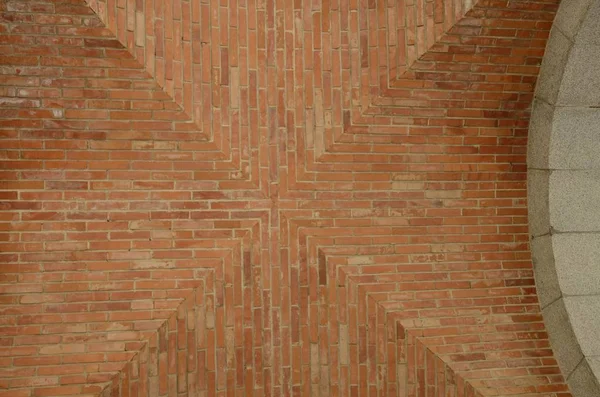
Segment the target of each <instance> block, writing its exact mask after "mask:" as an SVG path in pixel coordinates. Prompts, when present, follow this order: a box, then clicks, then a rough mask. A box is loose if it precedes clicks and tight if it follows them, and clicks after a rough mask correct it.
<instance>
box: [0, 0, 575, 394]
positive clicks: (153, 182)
mask: <svg viewBox="0 0 600 397" xmlns="http://www.w3.org/2000/svg"><path fill="white" fill-rule="evenodd" d="M556 9H557V1H555V0H548V1H545V0H527V1H525V0H514V1H513V0H511V1H507V0H479V1H478V2H476V3H471V2H469V1H468V0H433V1H430V0H326V1H310V0H294V1H292V0H87V1H84V0H30V1H22V0H0V54H1V55H0V144H1V145H2V148H1V150H2V151H1V152H0V153H1V156H2V157H1V159H0V165H1V170H0V175H1V179H0V189H1V191H0V197H1V200H2V202H1V203H0V210H1V211H0V228H1V229H2V232H1V233H0V252H1V253H0V261H1V265H0V266H1V269H2V272H1V274H0V277H1V278H0V292H1V295H0V305H1V306H0V311H1V316H0V396H1V397H44V396H86V397H92V396H94V397H126V396H128V397H134V396H135V397H142V396H143V397H146V396H148V397H150V396H152V397H155V396H169V397H175V396H177V397H183V396H190V397H191V396H203V397H205V396H252V395H254V396H353V397H354V396H356V397H359V396H361V397H362V396H369V397H373V396H381V397H383V396H398V397H417V396H426V397H430V396H431V397H433V396H435V397H439V396H444V397H468V396H469V397H475V396H477V397H487V396H490V397H491V396H521V397H525V396H527V397H534V396H535V397H567V396H570V394H569V392H568V389H567V387H566V385H565V383H564V380H563V378H562V376H561V373H560V370H559V368H558V366H557V363H556V361H555V359H554V357H553V353H552V350H551V348H550V345H549V341H548V337H547V334H546V331H545V328H544V324H543V321H542V317H541V314H540V308H539V305H538V301H537V297H536V291H535V285H534V280H533V273H532V266H531V262H530V254H529V247H528V235H527V213H526V202H525V178H526V175H525V170H526V168H525V149H526V141H527V127H528V119H529V109H530V105H531V100H532V96H533V89H534V85H535V81H536V76H537V73H538V69H539V66H540V62H541V59H542V56H543V52H544V47H545V43H546V39H547V37H548V34H549V30H550V27H551V25H552V20H553V17H554V14H555V12H556Z"/></svg>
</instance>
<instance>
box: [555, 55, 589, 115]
mask: <svg viewBox="0 0 600 397" xmlns="http://www.w3.org/2000/svg"><path fill="white" fill-rule="evenodd" d="M598 70H600V45H588V44H581V45H580V44H578V43H575V45H574V46H573V48H572V49H571V55H570V57H569V60H568V62H567V67H566V68H565V72H564V75H563V81H562V84H561V86H560V90H559V92H558V98H557V100H556V104H557V105H561V106H562V105H568V106H598V105H600V73H598Z"/></svg>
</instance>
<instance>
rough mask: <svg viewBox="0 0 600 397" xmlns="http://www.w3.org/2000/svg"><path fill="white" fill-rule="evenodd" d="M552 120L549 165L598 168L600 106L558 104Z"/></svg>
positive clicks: (555, 167) (560, 167) (562, 167)
mask: <svg viewBox="0 0 600 397" xmlns="http://www.w3.org/2000/svg"><path fill="white" fill-rule="evenodd" d="M598 25H599V26H600V23H599V24H598ZM552 121H553V124H552V138H551V143H550V154H549V163H550V164H551V167H552V168H553V169H600V109H598V108H587V107H561V108H557V109H556V110H555V112H554V117H553V119H552Z"/></svg>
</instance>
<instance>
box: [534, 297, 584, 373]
mask: <svg viewBox="0 0 600 397" xmlns="http://www.w3.org/2000/svg"><path fill="white" fill-rule="evenodd" d="M542 314H543V316H544V323H545V324H546V327H547V328H548V330H551V332H549V337H550V343H551V344H552V350H554V355H555V356H556V359H557V361H558V364H559V366H560V369H561V371H562V373H563V375H564V376H565V377H568V376H569V375H570V374H571V373H572V372H573V371H574V370H575V368H576V367H577V365H578V364H579V362H581V360H582V359H583V354H582V353H581V349H580V348H579V344H578V342H577V338H576V337H575V334H574V333H573V329H572V328H571V324H570V322H569V316H568V315H567V311H566V308H565V305H564V302H563V300H562V299H558V300H555V301H554V302H552V304H550V305H549V306H547V307H546V308H545V309H544V310H543V311H542Z"/></svg>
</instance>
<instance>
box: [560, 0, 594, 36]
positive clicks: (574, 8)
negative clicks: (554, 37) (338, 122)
mask: <svg viewBox="0 0 600 397" xmlns="http://www.w3.org/2000/svg"><path fill="white" fill-rule="evenodd" d="M592 1H593V0H563V1H561V3H560V8H559V10H558V13H557V14H556V18H555V19H554V27H556V28H557V29H560V30H561V31H562V32H563V33H564V34H565V35H566V36H567V37H569V38H573V37H575V35H576V34H577V33H578V32H579V29H580V27H581V24H582V22H583V19H584V18H585V16H586V13H587V11H588V8H589V7H590V4H591V3H592Z"/></svg>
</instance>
